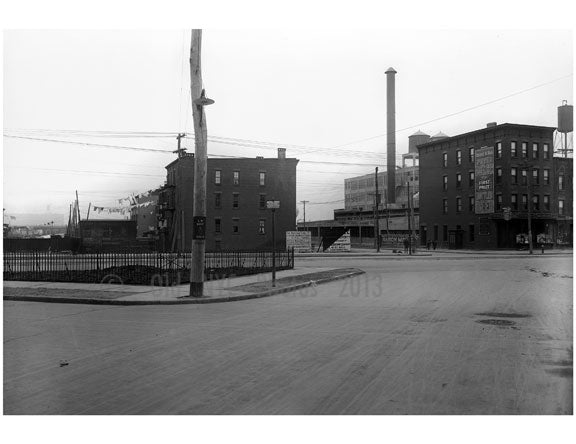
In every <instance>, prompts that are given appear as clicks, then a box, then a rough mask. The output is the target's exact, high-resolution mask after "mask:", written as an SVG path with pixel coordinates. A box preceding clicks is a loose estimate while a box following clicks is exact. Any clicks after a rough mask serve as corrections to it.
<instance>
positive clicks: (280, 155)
mask: <svg viewBox="0 0 576 444" xmlns="http://www.w3.org/2000/svg"><path fill="white" fill-rule="evenodd" d="M278 159H286V148H278Z"/></svg>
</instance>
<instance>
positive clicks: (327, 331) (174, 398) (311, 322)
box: [4, 255, 573, 414]
mask: <svg viewBox="0 0 576 444" xmlns="http://www.w3.org/2000/svg"><path fill="white" fill-rule="evenodd" d="M305 264H309V265H310V267H313V266H323V267H347V266H353V267H358V268H360V269H363V270H365V271H366V274H365V275H362V276H358V277H355V278H351V279H347V280H342V281H336V282H332V283H328V284H324V285H319V286H316V287H311V288H307V289H303V290H301V291H298V292H293V293H287V294H283V295H278V296H272V297H268V298H264V299H254V300H248V301H241V302H229V303H221V304H206V305H184V306H145V307H138V306H135V307H130V306H129V307H121V306H91V305H76V304H58V303H38V302H8V301H7V302H4V411H5V413H7V414H570V413H572V408H573V406H572V390H573V377H572V355H573V350H572V340H573V326H572V304H573V303H572V284H573V279H572V258H571V257H568V256H564V257H561V256H556V257H550V256H540V255H535V256H533V257H528V256H521V257H515V258H504V257H500V258H498V257H489V256H484V257H482V258H475V257H474V256H471V255H468V256H467V257H458V258H450V257H443V258H441V259H437V258H434V257H432V258H430V257H423V258H418V259H414V258H412V259H410V260H406V259H394V258H377V257H366V258H360V257H355V258H353V259H352V258H298V259H297V265H305Z"/></svg>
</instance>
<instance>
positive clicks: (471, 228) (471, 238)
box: [468, 225, 474, 242]
mask: <svg viewBox="0 0 576 444" xmlns="http://www.w3.org/2000/svg"><path fill="white" fill-rule="evenodd" d="M468 240H469V241H470V242H474V225H468Z"/></svg>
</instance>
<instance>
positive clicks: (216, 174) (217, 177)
mask: <svg viewBox="0 0 576 444" xmlns="http://www.w3.org/2000/svg"><path fill="white" fill-rule="evenodd" d="M214 183H215V184H216V185H220V184H221V183H222V171H220V170H216V171H214Z"/></svg>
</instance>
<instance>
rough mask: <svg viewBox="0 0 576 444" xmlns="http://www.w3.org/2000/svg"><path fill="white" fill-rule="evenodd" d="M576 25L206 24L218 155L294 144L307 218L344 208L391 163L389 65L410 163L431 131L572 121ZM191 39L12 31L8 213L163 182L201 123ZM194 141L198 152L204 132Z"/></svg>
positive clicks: (8, 34) (64, 211)
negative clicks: (562, 117)
mask: <svg viewBox="0 0 576 444" xmlns="http://www.w3.org/2000/svg"><path fill="white" fill-rule="evenodd" d="M572 38H573V36H572V31H570V30H564V31H562V30H510V31H500V30H494V29H489V30H418V29H416V30H415V29H406V30H386V29H374V30H368V29H360V30H358V29H350V30H346V29H339V30H334V29H311V30H310V29H309V30H301V29H292V30H291V29H278V30H274V29H260V30H249V29H248V30H247V29H244V30H223V29H205V30H204V31H203V40H202V75H203V80H204V87H205V89H206V93H207V96H209V97H210V98H212V99H214V100H215V104H214V105H212V106H210V107H207V108H206V115H207V127H208V135H209V143H208V153H209V156H215V157H217V156H219V155H224V156H240V157H256V156H265V157H275V156H276V149H277V148H278V147H286V148H287V156H288V157H296V158H298V159H300V163H299V165H298V170H297V200H298V201H299V202H300V201H302V200H307V201H309V203H308V204H307V205H306V218H307V220H318V219H330V218H332V215H333V213H332V211H333V210H334V209H335V208H343V206H344V179H345V178H348V177H354V176H357V175H362V174H368V173H371V172H373V171H374V167H375V166H379V167H380V168H385V166H386V152H385V147H386V137H385V135H386V131H387V128H386V76H385V74H384V72H385V71H386V70H387V69H388V68H389V67H393V68H394V69H395V70H396V71H397V72H398V74H397V75H396V128H397V134H396V141H397V158H398V160H397V163H398V162H399V161H400V156H401V154H402V153H405V152H407V150H408V148H407V146H408V136H409V135H411V134H412V133H414V132H416V131H418V130H421V131H424V132H426V133H427V134H430V135H433V134H436V133H437V132H439V131H442V132H444V133H446V134H448V135H449V136H452V135H456V134H460V133H463V132H467V131H472V130H475V129H479V128H482V127H484V126H485V125H486V123H488V122H498V123H505V122H510V123H520V124H532V125H544V126H556V124H557V121H556V119H557V107H558V106H559V105H561V104H562V101H563V100H568V101H569V103H570V104H572V97H573V77H572V74H573V42H572ZM189 50H190V30H181V29H178V30H123V31H110V30H91V31H88V30H36V31H33V30H5V31H4V35H3V75H4V82H3V105H4V114H3V126H4V137H3V200H4V202H3V207H4V208H5V209H6V214H21V213H51V216H48V215H47V216H46V218H47V220H46V222H49V219H50V220H53V219H54V216H53V215H54V214H56V215H60V216H61V217H62V222H64V221H66V220H67V218H68V210H69V205H70V203H71V202H72V201H73V200H74V198H75V191H76V190H77V191H78V194H79V200H80V208H81V214H82V215H83V216H84V215H85V214H86V212H87V210H88V205H89V204H90V203H91V204H92V205H93V206H94V205H97V206H118V199H121V198H125V197H127V196H129V195H131V194H139V193H143V192H146V191H147V190H150V189H154V188H156V187H158V186H160V185H162V184H163V182H164V180H165V169H164V167H165V166H166V165H167V164H168V163H170V162H171V161H172V160H173V159H174V158H175V154H173V153H172V152H171V151H173V150H175V149H176V144H177V142H176V139H175V136H176V134H177V133H178V132H185V133H189V134H192V133H193V122H192V117H191V106H190V96H189V87H190V72H189V65H188V63H189V62H188V58H189ZM489 102H492V103H489ZM446 116H448V117H446ZM427 122H428V123H427ZM33 139H44V140H42V141H40V140H33ZM56 141H58V142H56ZM66 142H67V143H66ZM70 142H75V143H70ZM76 142H77V143H76ZM82 143H89V144H97V145H100V146H94V145H82ZM101 145H112V146H114V147H104V146H101ZM183 145H184V146H185V147H186V148H188V149H189V151H190V152H192V151H193V149H194V146H193V139H192V138H190V139H186V140H185V141H184V143H183ZM118 147H123V148H118ZM126 147H127V148H126ZM134 148H146V149H148V150H150V151H145V150H137V149H134ZM298 206H299V214H300V216H299V218H301V217H302V213H303V212H302V205H301V204H300V203H299V204H298ZM92 217H95V216H94V215H92ZM96 217H97V216H96ZM16 222H17V221H16ZM22 223H25V222H22Z"/></svg>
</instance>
